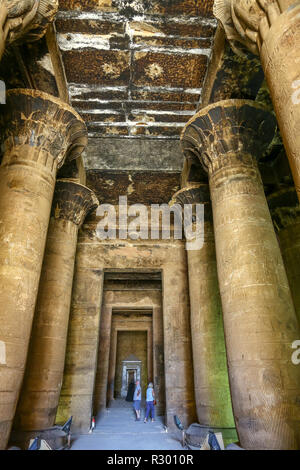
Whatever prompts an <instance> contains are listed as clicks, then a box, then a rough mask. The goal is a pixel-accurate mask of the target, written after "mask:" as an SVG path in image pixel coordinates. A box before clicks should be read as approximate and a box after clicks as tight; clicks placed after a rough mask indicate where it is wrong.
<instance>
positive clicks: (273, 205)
mask: <svg viewBox="0 0 300 470" xmlns="http://www.w3.org/2000/svg"><path fill="white" fill-rule="evenodd" d="M268 205H269V209H270V211H271V216H272V219H273V224H274V227H275V230H276V232H277V237H278V241H279V245H280V250H281V254H282V258H283V262H284V266H285V270H286V274H287V277H288V281H289V285H290V289H291V294H292V298H293V301H294V306H295V310H296V314H297V317H298V320H299V322H300V290H299V283H300V204H299V201H298V198H297V193H296V191H295V188H284V189H281V190H279V191H275V192H274V193H272V194H270V195H269V196H268Z"/></svg>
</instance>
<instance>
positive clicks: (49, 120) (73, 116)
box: [0, 89, 87, 168]
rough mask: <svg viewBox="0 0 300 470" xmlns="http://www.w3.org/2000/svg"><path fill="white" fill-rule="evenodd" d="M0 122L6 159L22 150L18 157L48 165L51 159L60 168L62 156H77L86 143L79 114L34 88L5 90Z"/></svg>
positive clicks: (63, 158) (66, 158) (83, 125)
mask: <svg viewBox="0 0 300 470" xmlns="http://www.w3.org/2000/svg"><path fill="white" fill-rule="evenodd" d="M0 126H1V128H2V132H1V133H2V135H1V139H2V142H3V144H4V154H5V155H6V157H5V158H9V159H10V160H11V158H15V159H16V158H17V155H18V154H19V153H22V158H25V157H26V159H30V158H31V159H33V160H35V161H37V160H38V161H40V162H41V163H43V164H44V165H51V164H52V166H53V161H54V162H56V164H57V168H60V167H61V166H62V165H63V163H64V161H65V160H69V161H70V160H73V159H75V158H77V157H79V156H80V155H81V153H82V152H83V150H84V149H85V147H86V145H87V130H86V126H85V123H84V121H83V119H82V118H81V117H80V116H79V114H78V113H76V111H74V109H73V108H72V107H71V106H69V105H67V104H66V103H64V102H63V101H61V100H60V99H58V98H55V97H53V96H51V95H48V94H46V93H43V92H41V91H38V90H25V89H17V90H9V91H8V93H7V101H6V105H3V106H2V107H1V115H0ZM24 149H25V150H24ZM49 154H50V155H51V157H52V159H53V161H52V163H49ZM3 163H4V161H3V162H2V164H3Z"/></svg>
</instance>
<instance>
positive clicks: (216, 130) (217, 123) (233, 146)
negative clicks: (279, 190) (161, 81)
mask: <svg viewBox="0 0 300 470" xmlns="http://www.w3.org/2000/svg"><path fill="white" fill-rule="evenodd" d="M274 128H275V123H274V122H273V118H272V116H271V115H268V113H267V112H266V111H264V110H263V109H262V108H261V107H259V106H258V105H256V104H255V103H252V104H251V102H247V101H243V100H228V101H223V102H220V103H216V104H214V105H210V106H208V107H207V108H204V109H203V110H201V111H200V112H199V113H197V115H196V116H195V117H194V118H193V119H192V120H191V121H190V123H188V125H187V127H186V129H185V132H184V134H183V142H184V145H185V144H186V146H187V148H188V147H190V148H193V149H194V152H197V154H198V155H199V157H200V158H201V161H202V163H203V165H204V166H205V168H207V170H208V174H209V185H210V192H211V200H212V208H213V220H214V232H215V243H216V255H217V268H218V278H219V286H220V294H221V300H222V308H223V315H224V330H225V340H226V349H227V357H228V369H229V379H230V388H231V393H232V402H233V409H234V415H235V420H236V426H237V431H238V434H239V438H240V442H241V444H242V446H243V447H245V448H247V449H297V448H299V445H300V433H299V425H298V423H299V418H300V413H299V411H300V410H299V405H297V403H298V402H299V395H300V368H299V367H297V366H296V365H294V364H293V363H292V361H291V356H292V351H293V350H292V348H291V345H292V343H293V341H294V340H296V339H298V338H299V337H300V332H299V327H298V322H297V318H296V315H295V310H294V306H293V302H292V298H291V294H290V290H289V285H288V281H287V277H286V273H285V269H284V265H283V261H282V257H281V253H280V249H279V245H278V242H277V238H276V235H275V232H274V228H273V224H272V220H271V216H270V213H269V209H268V205H267V202H266V198H265V194H264V189H263V185H262V181H261V177H260V174H259V170H258V167H257V163H256V160H255V157H257V156H258V155H259V153H260V152H262V153H263V151H264V149H265V148H266V147H267V146H268V145H269V142H270V140H271V139H272V135H273V132H274ZM197 134H198V137H197Z"/></svg>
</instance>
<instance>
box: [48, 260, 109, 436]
mask: <svg viewBox="0 0 300 470" xmlns="http://www.w3.org/2000/svg"><path fill="white" fill-rule="evenodd" d="M82 263H83V264H82ZM102 292H103V271H102V270H101V269H96V268H95V269H91V268H88V267H87V268H86V267H85V266H84V255H83V258H81V257H80V256H79V257H78V252H77V256H76V263H75V275H74V283H73V293H72V303H71V314H70V323H69V329H68V339H67V350H66V360H65V370H64V378H63V384H62V389H61V394H60V399H59V406H58V410H57V416H56V422H57V423H59V424H62V423H64V422H65V421H66V420H67V419H68V418H70V416H73V424H72V428H73V430H82V431H85V432H86V431H88V430H89V427H90V424H91V417H92V409H93V393H94V385H95V377H96V369H97V358H98V342H99V341H98V340H99V326H100V316H101V305H102Z"/></svg>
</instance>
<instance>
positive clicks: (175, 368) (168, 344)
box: [163, 249, 196, 429]
mask: <svg viewBox="0 0 300 470" xmlns="http://www.w3.org/2000/svg"><path fill="white" fill-rule="evenodd" d="M176 251H177V250H176ZM176 251H175V250H174V251H173V252H172V251H170V258H169V259H168V260H167V261H166V263H165V264H164V266H163V331H164V360H165V391H166V424H167V426H168V427H169V428H171V429H172V428H174V415H178V416H179V417H180V419H181V420H182V422H183V424H184V426H185V427H187V426H189V425H190V424H191V423H194V422H195V419H196V407H195V395H194V383H193V382H194V381H193V357H192V341H191V325H190V306H189V296H188V279H187V269H186V260H185V253H184V250H180V249H179V250H178V252H176Z"/></svg>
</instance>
